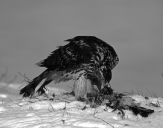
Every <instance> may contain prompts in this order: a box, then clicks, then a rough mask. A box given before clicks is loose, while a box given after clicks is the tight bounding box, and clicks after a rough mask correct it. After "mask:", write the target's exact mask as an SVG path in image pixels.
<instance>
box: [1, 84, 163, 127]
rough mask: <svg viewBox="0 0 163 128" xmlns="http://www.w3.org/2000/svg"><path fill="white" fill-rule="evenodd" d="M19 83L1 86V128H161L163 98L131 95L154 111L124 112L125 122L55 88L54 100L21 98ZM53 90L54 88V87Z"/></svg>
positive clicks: (104, 108) (102, 108)
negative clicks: (148, 112)
mask: <svg viewBox="0 0 163 128" xmlns="http://www.w3.org/2000/svg"><path fill="white" fill-rule="evenodd" d="M19 88H20V85H18V84H9V85H7V84H5V83H1V84H0V128H162V127H163V98H152V97H143V96H140V95H131V97H132V98H133V99H135V101H136V102H137V103H140V106H143V107H146V108H150V109H153V110H155V112H154V113H153V114H151V115H150V116H149V117H147V118H143V117H141V116H140V115H138V116H135V115H133V114H132V112H130V111H127V110H126V111H125V118H124V119H122V118H121V116H120V115H119V114H118V111H116V112H112V109H111V108H106V107H105V106H100V107H98V108H90V107H89V105H87V104H85V103H83V102H79V101H75V99H74V97H72V96H67V95H66V96H65V95H61V93H63V92H64V91H63V90H60V89H57V88H53V91H54V92H56V93H57V94H58V95H57V96H56V98H55V100H53V101H51V100H47V98H45V97H40V98H39V99H27V98H26V99H22V98H21V96H19V95H18V89H19ZM51 90H52V88H51Z"/></svg>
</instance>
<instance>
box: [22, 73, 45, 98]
mask: <svg viewBox="0 0 163 128" xmlns="http://www.w3.org/2000/svg"><path fill="white" fill-rule="evenodd" d="M47 75H48V70H45V71H44V72H43V73H41V74H40V75H39V76H37V77H36V78H34V79H33V80H32V81H31V82H29V84H28V85H26V86H25V87H24V88H22V89H21V90H20V94H21V95H23V97H32V96H33V94H34V92H35V88H36V87H37V85H38V84H39V83H40V82H41V81H42V80H43V79H45V78H46V77H47Z"/></svg>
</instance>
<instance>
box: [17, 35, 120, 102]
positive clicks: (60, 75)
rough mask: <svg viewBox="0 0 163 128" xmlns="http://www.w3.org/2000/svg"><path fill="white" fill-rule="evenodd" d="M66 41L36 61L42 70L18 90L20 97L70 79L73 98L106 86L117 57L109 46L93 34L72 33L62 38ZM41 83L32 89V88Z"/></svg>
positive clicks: (43, 91)
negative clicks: (39, 60) (73, 35)
mask: <svg viewBox="0 0 163 128" xmlns="http://www.w3.org/2000/svg"><path fill="white" fill-rule="evenodd" d="M65 41H67V42H68V44H66V45H64V46H59V47H58V48H57V49H56V50H54V51H53V52H52V53H51V54H50V55H49V56H48V57H47V58H46V59H44V60H42V61H41V62H39V63H37V65H38V66H40V67H45V68H46V70H45V71H44V72H42V73H41V74H40V75H39V76H37V77H35V78H34V79H33V80H32V81H30V82H29V83H28V84H27V85H26V86H25V87H24V88H22V89H21V90H20V94H21V95H23V97H32V96H33V95H34V94H35V93H38V94H39V95H42V94H44V93H45V86H46V85H47V84H49V83H50V82H52V81H54V82H55V83H59V82H65V81H68V80H74V88H73V92H74V95H75V97H76V99H80V98H86V97H87V95H92V96H94V95H95V94H97V93H98V92H99V91H100V90H101V89H102V88H103V87H104V86H108V84H109V82H110V80H111V78H112V72H111V70H112V69H113V68H114V67H115V66H116V65H117V64H118V62H119V58H118V56H117V54H116V52H115V50H114V48H113V47H112V46H110V45H109V44H107V43H106V42H104V41H103V40H101V39H99V38H97V37H95V36H76V37H74V38H72V39H68V40H65ZM42 80H44V83H43V84H42V85H41V86H40V87H39V89H38V90H37V91H35V89H36V87H37V86H38V85H39V84H40V83H41V81H42Z"/></svg>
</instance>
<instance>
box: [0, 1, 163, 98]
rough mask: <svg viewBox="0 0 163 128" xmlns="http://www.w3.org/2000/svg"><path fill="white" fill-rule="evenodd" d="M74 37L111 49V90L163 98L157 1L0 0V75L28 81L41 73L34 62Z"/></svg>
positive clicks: (161, 5)
mask: <svg viewBox="0 0 163 128" xmlns="http://www.w3.org/2000/svg"><path fill="white" fill-rule="evenodd" d="M77 35H94V36H97V37H99V38H101V39H102V40H104V41H106V42H108V43H109V44H111V45H112V46H113V47H114V48H115V50H116V51H117V53H118V55H119V58H120V62H119V64H118V65H117V67H116V68H115V69H114V70H113V79H112V81H111V84H112V87H113V88H115V89H117V90H120V91H127V90H132V89H133V90H141V91H143V92H144V93H148V90H149V91H150V92H153V93H156V94H157V95H158V96H162V97H163V77H162V76H161V73H163V50H162V49H163V1H162V0H0V73H2V72H3V71H4V70H5V67H8V70H9V74H10V75H11V74H12V75H14V74H17V73H18V72H21V73H25V74H27V76H29V77H30V78H33V77H35V76H37V75H38V74H39V73H41V72H42V71H43V70H44V68H39V67H37V66H36V65H35V63H37V62H39V61H40V60H42V59H44V58H46V57H47V56H48V54H49V53H50V52H51V51H53V50H55V49H56V46H59V45H64V44H65V43H66V42H63V40H65V39H68V38H72V37H74V36H77Z"/></svg>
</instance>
